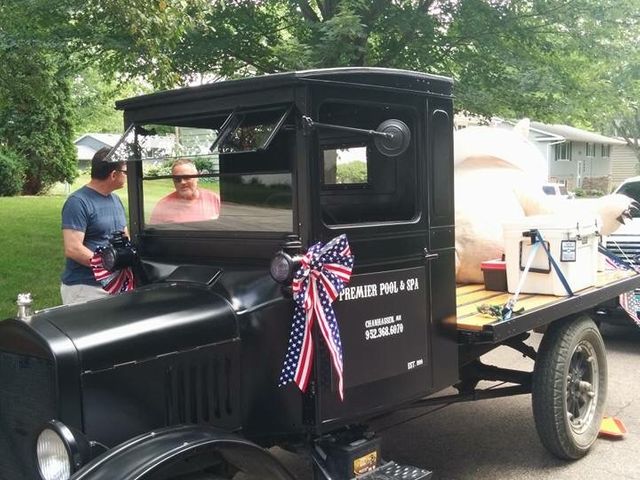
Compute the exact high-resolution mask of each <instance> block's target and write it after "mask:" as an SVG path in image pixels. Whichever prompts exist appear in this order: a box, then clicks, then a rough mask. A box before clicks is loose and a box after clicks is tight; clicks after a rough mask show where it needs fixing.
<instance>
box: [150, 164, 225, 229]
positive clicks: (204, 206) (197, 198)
mask: <svg viewBox="0 0 640 480" xmlns="http://www.w3.org/2000/svg"><path fill="white" fill-rule="evenodd" d="M171 175H172V176H173V185H174V187H175V189H176V191H175V192H172V193H170V194H169V195H167V196H165V197H163V198H161V199H160V200H159V201H158V203H157V204H156V206H155V207H154V208H153V211H152V212H151V218H150V219H149V223H177V222H199V221H202V220H213V219H216V218H218V216H219V215H220V196H219V195H218V194H217V193H215V192H212V191H211V190H207V189H204V188H198V177H197V175H198V170H197V169H196V166H195V165H194V164H193V162H191V161H190V160H186V159H180V160H176V161H175V162H174V164H173V166H172V167H171Z"/></svg>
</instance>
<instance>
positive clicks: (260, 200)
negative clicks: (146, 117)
mask: <svg viewBox="0 0 640 480" xmlns="http://www.w3.org/2000/svg"><path fill="white" fill-rule="evenodd" d="M264 118H265V120H268V121H269V122H270V123H269V125H268V126H265V127H264V130H265V131H266V130H268V131H269V136H270V137H271V139H270V142H269V146H268V148H267V149H266V150H263V149H259V150H253V151H242V152H239V151H233V152H229V151H224V150H222V149H220V151H218V149H217V148H214V151H211V148H212V146H213V145H216V144H217V143H220V142H216V140H217V139H218V135H219V132H220V130H219V129H218V128H204V127H203V124H204V123H207V122H206V121H203V120H202V119H199V120H198V121H197V122H196V121H194V122H191V123H193V124H194V125H193V126H191V125H188V123H189V122H175V123H172V124H145V125H137V126H136V128H134V129H132V130H131V131H130V132H129V133H128V134H127V135H126V137H127V138H126V139H124V141H123V142H121V145H120V146H119V147H118V152H117V153H116V155H114V158H118V159H120V158H121V157H123V156H125V155H126V156H127V158H128V160H131V159H134V160H137V161H141V162H142V183H141V185H142V194H141V202H142V204H141V210H142V212H143V222H144V228H146V229H147V230H198V231H244V232H254V231H255V232H291V231H292V228H293V211H292V189H291V183H292V181H291V179H292V167H291V165H292V164H293V152H294V151H295V146H294V142H295V135H291V133H294V132H290V131H289V130H287V131H285V130H284V129H283V131H282V132H280V133H278V129H276V128H275V127H274V125H273V124H272V116H270V115H266V116H264ZM210 123H212V124H214V125H220V124H221V123H222V122H221V121H220V119H219V118H217V119H214V120H212V121H211V122H210ZM253 128H255V129H256V131H262V130H263V129H262V127H260V124H256V122H254V124H253ZM287 136H289V137H290V138H289V139H288V140H287V138H285V137H287ZM260 143H261V144H262V145H265V142H264V141H261V142H260ZM221 145H226V144H225V143H221ZM254 145H255V144H252V146H254ZM225 150H226V148H225Z"/></svg>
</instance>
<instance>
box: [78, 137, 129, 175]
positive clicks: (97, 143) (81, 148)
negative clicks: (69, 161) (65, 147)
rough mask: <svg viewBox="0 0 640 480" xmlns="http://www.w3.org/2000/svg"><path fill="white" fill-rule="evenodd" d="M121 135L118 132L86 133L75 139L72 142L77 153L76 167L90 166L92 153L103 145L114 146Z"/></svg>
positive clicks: (83, 168) (82, 168) (84, 168)
mask: <svg viewBox="0 0 640 480" xmlns="http://www.w3.org/2000/svg"><path fill="white" fill-rule="evenodd" d="M121 136H122V135H121V134H118V133H86V134H84V135H82V136H81V137H80V138H78V139H76V140H75V141H74V142H73V143H74V144H75V145H76V151H77V154H78V168H80V170H86V169H88V168H90V167H91V159H92V158H93V155H94V154H95V153H96V152H97V151H98V150H100V149H101V148H103V147H109V148H112V147H114V146H115V144H116V143H118V140H120V137H121Z"/></svg>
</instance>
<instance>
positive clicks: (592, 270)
mask: <svg viewBox="0 0 640 480" xmlns="http://www.w3.org/2000/svg"><path fill="white" fill-rule="evenodd" d="M599 223H600V222H599V219H598V218H597V217H595V216H594V217H588V218H584V217H583V218H575V219H569V218H567V217H566V216H560V215H537V216H532V217H525V218H523V219H521V220H518V221H516V222H509V223H505V224H503V231H504V245H505V260H506V263H507V288H508V289H509V292H510V293H514V292H515V290H516V288H518V284H519V282H520V277H521V276H522V274H523V273H524V272H523V270H524V267H525V265H526V264H527V260H528V259H529V253H530V252H531V249H532V248H533V245H532V244H531V238H529V237H526V236H524V235H523V232H528V231H530V230H532V229H537V230H539V231H540V233H541V235H542V238H543V239H544V241H545V243H546V244H547V245H548V248H549V251H550V252H551V255H552V256H553V259H554V260H555V261H556V263H557V265H558V266H559V267H560V270H561V271H562V273H563V274H564V277H565V279H566V280H567V283H568V284H569V286H570V287H571V290H572V291H574V292H576V291H578V290H582V289H584V288H588V287H592V286H594V285H595V284H596V275H597V270H598V239H599V236H598V235H599V234H598V225H599ZM520 293H540V294H547V295H558V296H566V295H568V293H567V291H566V289H565V288H564V286H563V285H562V282H561V281H560V278H559V277H558V274H557V273H556V271H555V269H554V268H553V266H552V264H551V262H550V261H549V258H548V257H547V254H546V253H545V251H544V248H542V245H541V246H539V247H538V251H537V252H536V254H535V257H534V258H533V263H532V264H531V269H530V270H529V273H527V277H526V279H525V281H524V284H523V286H522V290H521V291H520Z"/></svg>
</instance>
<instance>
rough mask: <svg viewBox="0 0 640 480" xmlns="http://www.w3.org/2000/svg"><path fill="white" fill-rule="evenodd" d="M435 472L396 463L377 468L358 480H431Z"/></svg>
mask: <svg viewBox="0 0 640 480" xmlns="http://www.w3.org/2000/svg"><path fill="white" fill-rule="evenodd" d="M432 477H433V472H430V471H429V470H425V469H424V468H418V467H410V466H408V465H399V464H397V463H396V462H388V463H385V464H384V465H382V466H380V467H378V468H376V469H375V470H374V471H373V472H371V473H365V474H364V475H362V476H361V477H358V480H360V479H362V480H365V479H366V480H429V479H430V478H432Z"/></svg>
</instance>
